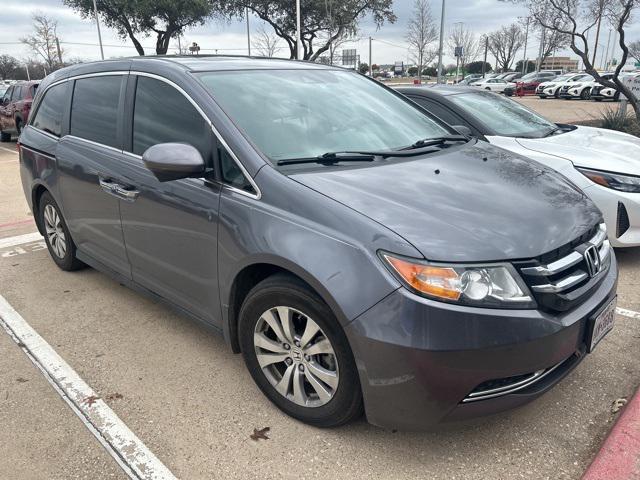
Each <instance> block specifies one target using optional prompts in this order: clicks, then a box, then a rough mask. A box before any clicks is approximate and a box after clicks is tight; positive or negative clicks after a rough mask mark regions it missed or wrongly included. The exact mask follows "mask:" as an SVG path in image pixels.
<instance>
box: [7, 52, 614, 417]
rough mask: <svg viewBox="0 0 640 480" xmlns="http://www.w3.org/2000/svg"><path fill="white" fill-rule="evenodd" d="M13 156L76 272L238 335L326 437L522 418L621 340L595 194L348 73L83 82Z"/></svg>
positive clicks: (273, 395) (167, 64)
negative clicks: (609, 340)
mask: <svg viewBox="0 0 640 480" xmlns="http://www.w3.org/2000/svg"><path fill="white" fill-rule="evenodd" d="M19 151H20V168H21V176H22V183H23V187H24V192H25V195H26V197H27V200H28V202H29V204H30V206H31V208H32V211H33V212H34V216H35V218H36V220H37V225H38V229H39V231H40V232H41V233H42V234H43V235H44V236H45V239H46V243H47V246H48V248H49V251H50V253H51V257H52V258H53V261H54V262H55V263H56V264H57V265H58V266H59V267H60V268H62V269H63V270H75V269H78V268H80V267H82V266H84V265H89V266H91V267H94V268H96V269H98V270H101V271H103V272H105V273H106V274H108V275H110V276H112V277H114V278H115V279H117V280H118V281H119V282H121V283H123V284H126V285H129V286H131V287H132V288H135V289H136V290H138V291H140V292H143V293H145V294H147V295H150V296H152V297H154V298H156V299H160V300H163V301H165V302H166V303H167V304H169V305H171V306H173V307H174V308H176V309H177V310H179V311H180V312H182V313H184V314H185V315H187V316H189V317H192V318H194V319H197V320H199V321H201V322H203V323H204V324H206V325H208V326H210V327H211V328H212V329H214V330H217V331H220V332H221V333H222V334H223V335H224V337H225V339H226V341H227V342H228V343H229V345H230V347H231V348H232V349H233V351H234V352H241V353H242V355H243V357H244V360H245V362H246V365H247V368H248V369H249V371H250V372H251V375H252V376H253V379H254V380H255V382H256V384H257V385H258V387H259V388H260V389H261V390H262V392H263V393H264V394H265V395H266V396H267V397H268V398H269V399H270V400H271V401H272V402H273V403H274V404H275V405H277V406H278V407H279V408H280V409H282V410H283V411H284V412H286V413H287V414H289V415H291V416H292V417H295V418H297V419H299V420H301V421H303V422H307V423H309V424H312V425H317V426H323V427H328V426H336V425H340V424H343V423H345V422H348V421H349V420H352V419H354V418H355V417H357V416H358V415H360V414H361V413H362V412H363V411H364V412H365V413H366V416H367V419H368V420H369V421H370V422H371V423H373V424H376V425H380V426H384V427H388V428H403V429H422V428H426V427H429V426H431V425H434V424H436V423H439V422H444V421H451V420H457V419H463V418H467V417H470V416H477V415H482V414H488V413H493V412H498V411H501V410H504V409H507V408H511V407H515V406H517V405H521V404H523V403H525V402H527V401H529V400H531V399H533V398H535V397H537V396H539V395H541V394H542V393H543V392H545V391H547V390H549V389H550V388H551V387H552V386H553V385H554V384H556V383H557V382H558V381H559V380H560V379H562V378H563V377H564V376H565V375H567V373H568V372H570V371H571V370H572V369H573V368H574V367H575V366H576V365H577V364H578V363H579V362H580V361H581V359H582V358H583V357H584V355H585V354H586V353H588V352H590V351H592V350H593V349H594V347H595V346H596V344H597V343H598V341H599V340H600V339H602V338H603V337H604V335H605V334H606V333H607V332H608V331H609V330H610V329H611V328H612V327H613V319H614V310H615V298H616V282H617V267H616V262H615V258H614V254H613V251H612V249H611V248H610V246H609V242H608V240H607V234H606V229H605V226H604V223H602V216H601V214H600V212H599V211H598V210H597V209H596V208H595V207H594V205H593V204H592V203H591V201H590V200H589V199H588V198H587V197H586V196H585V195H584V194H583V193H582V192H581V191H580V190H578V189H577V187H575V186H574V185H573V184H571V183H570V182H569V181H567V180H566V179H565V178H564V177H562V176H560V175H559V174H557V173H555V172H554V171H552V170H550V169H548V168H546V167H544V166H542V165H540V164H538V163H535V162H532V161H529V160H527V159H525V158H522V157H519V156H517V155H515V154H512V153H509V152H507V151H505V150H501V149H499V148H495V147H492V146H491V145H489V144H488V143H485V142H482V141H479V140H477V139H475V138H473V137H471V136H467V135H465V134H464V130H462V129H460V130H456V129H455V128H454V127H452V126H448V125H446V124H444V123H442V122H441V121H440V120H438V119H437V118H435V117H432V116H430V115H429V114H427V113H425V112H424V111H422V110H420V109H419V108H417V107H416V106H415V105H414V104H413V103H412V102H410V101H409V100H407V99H405V98H404V97H403V96H402V95H400V94H398V93H396V92H394V91H392V90H390V89H388V88H387V87H385V86H383V85H381V84H379V83H378V82H376V81H374V80H372V79H369V78H367V77H365V76H362V75H360V74H358V73H355V72H353V71H349V70H344V69H340V68H335V67H329V66H321V65H317V64H313V63H307V62H295V61H286V60H277V59H258V58H248V57H158V58H147V57H140V58H135V59H125V60H113V61H105V62H97V63H90V64H81V65H75V66H72V67H68V68H65V69H62V70H59V71H57V72H55V73H53V74H51V75H50V76H49V77H47V78H46V79H45V80H44V81H43V82H42V83H41V85H40V88H39V89H38V94H37V97H36V99H35V103H34V107H33V109H32V113H31V115H30V119H29V122H28V125H27V126H26V127H25V128H24V130H23V132H22V135H21V136H20V139H19ZM35 281H37V279H35ZM104 321H105V322H108V321H109V318H107V317H105V318H104ZM135 321H136V318H135V317H131V322H135ZM203 388H216V387H215V386H213V385H210V386H207V385H204V386H203Z"/></svg>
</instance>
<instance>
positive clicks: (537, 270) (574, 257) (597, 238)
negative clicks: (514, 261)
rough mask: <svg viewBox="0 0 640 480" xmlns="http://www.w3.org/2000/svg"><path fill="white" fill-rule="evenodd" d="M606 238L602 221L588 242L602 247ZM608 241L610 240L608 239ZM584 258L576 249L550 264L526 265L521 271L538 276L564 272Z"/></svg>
mask: <svg viewBox="0 0 640 480" xmlns="http://www.w3.org/2000/svg"><path fill="white" fill-rule="evenodd" d="M606 238H607V230H606V227H605V225H604V223H601V224H600V225H599V227H598V231H597V232H596V234H595V235H594V236H593V237H591V239H589V241H588V243H590V244H592V245H596V246H599V247H602V246H603V244H604V242H605V240H606ZM607 243H609V242H608V241H607ZM600 251H601V255H600V256H601V258H602V259H603V260H604V257H603V256H602V248H601V249H600ZM606 254H607V255H608V254H609V249H608V248H607V249H606ZM582 259H583V256H582V254H581V253H580V252H577V251H575V250H574V251H573V252H571V253H570V254H569V255H567V256H565V257H562V258H560V259H558V260H556V261H554V262H551V263H549V264H548V265H539V266H537V267H526V268H522V269H521V271H522V273H523V274H525V275H538V276H548V275H555V274H557V273H560V272H562V271H563V270H566V269H567V268H570V267H573V266H574V265H576V264H577V263H580V262H581V261H582Z"/></svg>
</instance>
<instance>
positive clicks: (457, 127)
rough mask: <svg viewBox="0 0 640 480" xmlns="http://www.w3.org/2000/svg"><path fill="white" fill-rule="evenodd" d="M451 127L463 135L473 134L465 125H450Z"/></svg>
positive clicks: (469, 135) (470, 135)
mask: <svg viewBox="0 0 640 480" xmlns="http://www.w3.org/2000/svg"><path fill="white" fill-rule="evenodd" d="M452 127H453V129H454V130H455V131H456V132H458V133H459V134H460V135H464V136H466V137H472V136H473V132H472V131H471V129H470V128H469V127H467V126H466V125H452Z"/></svg>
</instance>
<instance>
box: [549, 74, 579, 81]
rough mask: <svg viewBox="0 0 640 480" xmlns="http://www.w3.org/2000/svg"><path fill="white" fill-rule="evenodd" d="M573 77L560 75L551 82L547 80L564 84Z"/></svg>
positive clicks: (571, 75)
mask: <svg viewBox="0 0 640 480" xmlns="http://www.w3.org/2000/svg"><path fill="white" fill-rule="evenodd" d="M573 76H574V75H573V74H569V75H567V74H564V75H560V76H559V77H556V78H554V79H553V80H549V81H550V82H565V81H567V80H569V79H570V78H572V77H573Z"/></svg>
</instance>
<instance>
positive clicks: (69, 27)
mask: <svg viewBox="0 0 640 480" xmlns="http://www.w3.org/2000/svg"><path fill="white" fill-rule="evenodd" d="M441 5H442V4H441V1H440V0H435V1H433V2H432V11H433V13H434V15H435V16H436V17H437V22H438V23H439V17H440V10H441ZM393 9H394V12H395V13H396V15H397V17H398V21H397V22H396V23H395V24H385V25H383V26H382V28H380V29H379V30H377V29H376V27H375V24H374V22H373V21H372V20H371V19H370V18H365V19H364V20H363V21H362V22H361V24H360V35H361V39H360V40H359V41H357V42H352V43H351V44H345V45H344V46H343V47H342V48H356V49H357V50H358V53H359V54H360V58H361V61H365V62H367V63H368V62H369V53H368V51H369V46H368V37H369V36H371V37H373V38H374V40H373V42H372V50H373V52H372V53H373V61H374V63H385V64H386V63H393V62H394V61H405V62H407V61H408V58H409V54H408V53H409V52H408V51H407V47H406V42H405V39H404V36H405V32H406V25H407V21H408V19H409V18H410V16H411V11H412V9H413V1H412V0H396V1H395V3H394V6H393ZM36 12H43V13H46V14H47V15H49V16H51V17H54V18H55V19H57V20H58V34H59V37H60V39H61V42H62V45H63V47H64V49H65V51H66V55H68V56H70V57H80V58H84V59H87V60H96V59H99V56H100V50H99V48H98V45H97V43H98V42H97V40H98V38H97V32H96V28H95V24H94V22H93V21H91V20H83V19H82V18H81V17H80V16H79V15H78V14H77V13H75V12H74V11H73V10H72V9H70V8H68V7H65V6H64V5H63V4H62V2H61V1H60V0H2V14H1V15H0V53H9V54H11V55H15V56H17V57H26V56H27V55H29V51H28V50H27V49H26V47H25V46H24V45H21V44H20V43H19V39H20V38H21V37H24V36H26V35H28V34H29V33H30V32H31V30H32V25H31V16H32V15H33V14H34V13H36ZM526 13H527V12H526V10H525V9H524V8H523V7H521V6H517V5H513V4H511V3H507V2H501V1H498V0H446V11H445V30H446V31H448V30H449V29H450V28H451V27H452V25H453V24H454V23H456V22H463V23H464V24H465V27H466V28H470V29H472V30H473V31H474V33H476V35H477V36H480V35H481V34H483V33H487V32H489V31H491V30H495V29H497V28H499V27H500V26H502V25H503V24H508V23H511V22H514V21H516V20H517V19H518V17H521V16H525V15H526ZM260 24H262V22H261V21H260V20H259V19H258V18H256V17H251V18H250V25H251V30H252V32H254V33H255V31H256V29H257V28H258V26H259V25H260ZM607 34H608V27H605V28H604V29H603V35H602V37H601V45H602V46H603V47H602V48H605V47H606V41H607V38H606V37H607ZM102 36H103V43H104V45H105V56H106V57H119V56H129V55H136V50H135V48H134V47H133V45H132V44H131V42H130V41H129V40H128V39H124V40H123V39H120V38H119V37H118V36H117V34H116V33H115V31H113V30H111V29H107V28H106V27H105V26H104V25H102ZM603 37H604V38H603ZM628 37H629V38H630V39H631V40H634V39H638V38H640V27H639V26H638V24H634V25H631V26H630V28H629V34H628ZM193 41H195V42H197V43H198V44H199V45H200V47H201V49H202V50H201V52H202V53H214V52H216V50H217V53H220V54H222V53H229V54H238V55H244V54H246V53H247V52H246V44H247V41H246V33H245V25H244V23H243V22H242V21H233V22H230V23H224V22H216V21H213V22H209V23H208V24H206V25H204V26H202V27H197V28H194V29H190V30H187V31H186V32H185V36H184V39H183V42H187V43H191V42H193ZM141 42H142V44H143V45H144V46H145V47H148V48H147V51H148V52H149V53H153V52H154V38H153V37H148V38H143V39H142V40H141ZM537 43H538V40H537V39H536V38H530V41H529V49H528V53H529V57H534V56H535V52H537ZM87 44H89V45H87ZM283 46H284V44H283ZM612 48H613V47H612ZM176 49H177V41H175V40H173V41H172V43H171V48H170V51H171V52H173V51H175V50H176ZM280 52H282V54H283V55H284V54H286V53H287V49H284V48H283V49H282V50H280ZM560 53H563V54H565V55H569V54H570V52H560ZM520 55H522V52H520V53H519V56H520ZM617 55H618V57H619V53H618V54H617ZM454 61H455V59H453V58H451V57H449V56H447V57H446V58H445V62H446V63H451V62H454ZM489 61H492V59H491V58H490V59H489Z"/></svg>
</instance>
